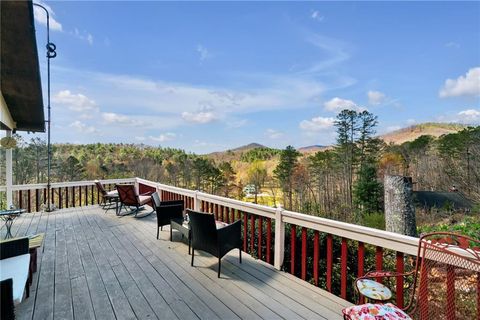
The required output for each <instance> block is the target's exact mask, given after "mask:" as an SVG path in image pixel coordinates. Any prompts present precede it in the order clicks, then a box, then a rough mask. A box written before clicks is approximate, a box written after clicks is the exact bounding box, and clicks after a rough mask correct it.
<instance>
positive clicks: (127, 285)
mask: <svg viewBox="0 0 480 320" xmlns="http://www.w3.org/2000/svg"><path fill="white" fill-rule="evenodd" d="M94 220H95V219H94V217H93V215H88V216H87V221H88V223H89V225H90V230H91V233H92V234H93V235H94V236H95V239H96V243H97V244H98V246H97V247H96V249H97V250H101V251H102V252H103V254H104V255H105V256H107V255H112V254H114V253H115V252H114V250H113V249H112V248H111V247H110V243H109V242H108V241H107V240H106V238H105V237H104V235H103V232H102V231H101V230H99V227H98V225H97V224H96V222H95V221H94ZM107 261H108V260H107V259H105V262H106V263H109V264H110V262H107ZM110 267H111V268H112V270H113V272H114V274H115V276H116V278H117V279H118V281H119V284H120V286H121V287H122V289H123V291H124V292H125V296H126V297H127V299H128V301H129V303H130V306H131V308H132V309H133V311H134V313H135V316H136V317H137V318H139V319H146V318H157V316H156V314H155V312H154V311H153V309H152V308H151V307H150V304H149V303H148V302H147V300H146V298H145V297H144V294H143V291H141V290H140V289H139V287H138V283H137V281H135V280H134V279H133V278H132V276H131V275H130V273H129V272H128V271H127V270H126V268H125V266H124V265H123V264H122V263H120V261H118V259H115V260H113V265H110ZM135 271H136V272H138V270H135ZM139 275H141V274H139Z"/></svg>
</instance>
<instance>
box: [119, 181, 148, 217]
mask: <svg viewBox="0 0 480 320" xmlns="http://www.w3.org/2000/svg"><path fill="white" fill-rule="evenodd" d="M115 187H116V188H117V191H118V197H119V201H120V204H121V205H120V208H119V209H118V212H117V214H118V215H120V212H121V210H122V208H125V209H126V210H127V213H126V214H124V215H128V214H133V213H134V214H135V217H137V214H138V212H139V211H140V210H141V209H142V208H143V206H144V205H146V204H149V205H151V206H153V205H152V198H151V195H152V192H147V193H143V194H138V193H137V191H136V190H135V185H133V184H117V185H116V186H115ZM132 207H134V209H133V210H132V209H131V210H130V211H128V210H129V209H130V208H132ZM152 212H153V210H152ZM152 212H150V213H148V214H147V215H149V214H151V213H152ZM147 215H144V216H142V217H145V216H147Z"/></svg>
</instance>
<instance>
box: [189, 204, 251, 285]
mask: <svg viewBox="0 0 480 320" xmlns="http://www.w3.org/2000/svg"><path fill="white" fill-rule="evenodd" d="M187 213H188V216H189V218H190V229H191V231H192V234H191V237H192V238H191V243H192V266H193V259H194V256H195V249H197V250H202V251H206V252H208V253H210V254H212V255H213V256H215V257H217V258H218V277H219V278H220V271H221V267H222V257H223V256H224V255H225V254H227V253H228V252H229V251H230V250H232V249H238V250H239V260H240V263H242V249H241V248H242V247H241V245H242V241H241V221H240V220H238V221H236V222H234V223H232V224H229V225H227V226H225V227H222V228H219V229H217V226H216V223H215V217H214V216H213V214H208V213H202V212H196V211H192V210H187Z"/></svg>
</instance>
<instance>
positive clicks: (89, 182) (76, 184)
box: [0, 178, 135, 192]
mask: <svg viewBox="0 0 480 320" xmlns="http://www.w3.org/2000/svg"><path fill="white" fill-rule="evenodd" d="M99 181H100V182H102V183H103V184H115V183H134V182H135V178H125V179H106V180H99ZM93 184H95V180H83V181H69V182H53V183H51V184H50V187H51V188H64V187H80V186H82V187H83V186H90V185H93ZM46 187H47V183H35V184H16V185H13V186H12V191H20V190H35V189H44V188H46ZM6 190H7V187H6V186H0V192H2V191H3V192H5V191H6Z"/></svg>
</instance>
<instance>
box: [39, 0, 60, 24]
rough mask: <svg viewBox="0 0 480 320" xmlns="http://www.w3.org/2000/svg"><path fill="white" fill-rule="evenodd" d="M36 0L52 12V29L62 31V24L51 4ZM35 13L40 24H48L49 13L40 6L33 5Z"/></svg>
mask: <svg viewBox="0 0 480 320" xmlns="http://www.w3.org/2000/svg"><path fill="white" fill-rule="evenodd" d="M36 2H37V3H38V4H40V5H42V6H44V7H45V9H47V10H48V12H49V13H50V21H49V23H50V30H53V31H62V24H61V23H60V22H58V21H57V20H56V19H55V12H53V10H52V8H51V7H50V6H49V5H47V4H45V3H43V2H42V1H36ZM33 15H34V17H35V21H37V22H38V23H40V24H43V25H44V26H46V25H47V14H46V13H45V10H43V9H42V8H40V7H38V6H33Z"/></svg>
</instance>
